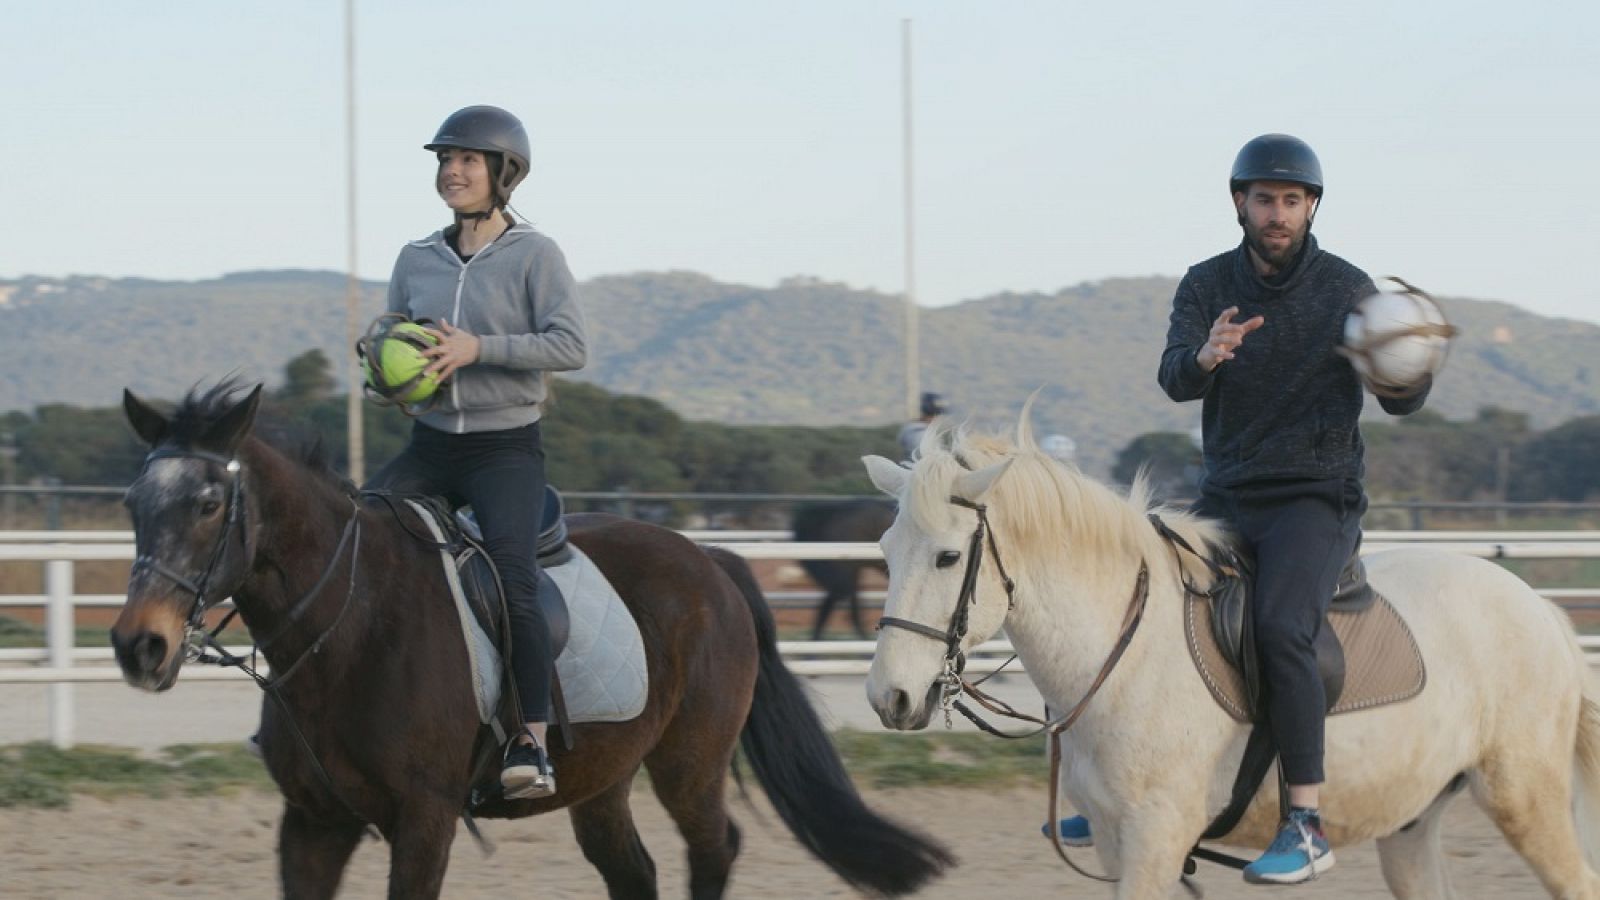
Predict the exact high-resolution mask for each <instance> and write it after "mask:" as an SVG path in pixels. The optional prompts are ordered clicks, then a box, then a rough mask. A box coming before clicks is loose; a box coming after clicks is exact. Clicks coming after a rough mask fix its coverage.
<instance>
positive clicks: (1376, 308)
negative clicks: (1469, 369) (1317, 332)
mask: <svg viewBox="0 0 1600 900" xmlns="http://www.w3.org/2000/svg"><path fill="white" fill-rule="evenodd" d="M1453 332H1454V329H1452V328H1451V327H1450V325H1449V324H1448V323H1447V322H1446V321H1445V318H1444V313H1443V312H1441V311H1440V309H1439V305H1438V304H1437V303H1435V302H1434V301H1433V298H1431V297H1429V296H1428V295H1426V294H1424V293H1422V292H1421V291H1418V290H1415V289H1411V290H1404V291H1380V292H1378V293H1376V294H1373V295H1372V296H1370V297H1368V298H1366V299H1365V300H1362V301H1361V302H1360V303H1358V304H1357V305H1356V308H1355V310H1354V311H1353V312H1351V313H1350V316H1349V318H1347V319H1345V323H1344V345H1345V349H1346V350H1347V351H1348V352H1347V354H1346V355H1347V356H1349V358H1350V364H1351V365H1352V366H1354V367H1355V370H1356V373H1357V374H1359V375H1361V377H1363V378H1365V379H1366V380H1367V381H1369V382H1371V383H1374V384H1378V385H1382V386H1384V387H1390V388H1400V389H1406V388H1413V387H1416V386H1417V385H1419V384H1421V383H1422V381H1423V380H1424V379H1426V378H1427V377H1428V376H1430V375H1433V374H1435V373H1437V372H1438V371H1439V367H1440V366H1442V365H1444V357H1445V352H1446V351H1447V350H1448V349H1449V347H1450V335H1451V334H1452V333H1453Z"/></svg>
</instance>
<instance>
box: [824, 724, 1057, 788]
mask: <svg viewBox="0 0 1600 900" xmlns="http://www.w3.org/2000/svg"><path fill="white" fill-rule="evenodd" d="M833 742H834V745H835V746H837V747H838V748H839V754H840V755H841V756H842V757H844V765H845V769H846V770H847V771H849V773H850V775H851V777H852V778H854V779H855V782H856V783H857V784H858V785H863V786H871V787H880V788H886V787H992V786H996V785H1009V784H1042V783H1044V782H1045V781H1046V780H1047V779H1048V778H1049V777H1050V771H1049V770H1050V766H1049V763H1048V761H1047V759H1046V757H1045V743H1044V736H1043V735H1038V736H1035V737H1031V738H1025V739H1021V740H1014V741H1008V740H1002V739H1000V738H996V737H990V736H989V735H986V734H976V733H973V732H947V731H937V732H934V731H929V732H919V733H916V734H891V733H886V732H885V733H874V732H865V731H855V730H852V729H848V728H847V729H843V730H841V731H836V732H834V734H833Z"/></svg>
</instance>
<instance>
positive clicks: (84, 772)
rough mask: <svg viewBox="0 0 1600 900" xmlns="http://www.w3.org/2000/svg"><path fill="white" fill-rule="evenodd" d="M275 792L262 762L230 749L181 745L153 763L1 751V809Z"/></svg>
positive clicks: (45, 748)
mask: <svg viewBox="0 0 1600 900" xmlns="http://www.w3.org/2000/svg"><path fill="white" fill-rule="evenodd" d="M272 788H273V784H272V779H271V778H270V777H269V776H268V775H267V770H266V768H265V767H263V766H262V765H261V761H260V760H258V759H256V758H255V757H253V756H251V755H250V754H249V753H247V752H246V751H245V750H244V749H243V748H242V747H235V746H230V745H226V744H221V745H192V744H184V745H178V746H173V747H168V748H166V749H165V750H162V751H161V753H160V754H159V755H158V756H156V757H154V758H151V757H146V756H141V755H139V753H138V751H135V750H131V749H126V748H119V747H118V748H114V747H75V748H73V749H71V750H58V749H56V748H54V747H52V746H50V745H49V744H46V743H42V742H40V743H31V744H21V745H18V746H12V747H3V748H0V807H5V806H32V807H46V808H48V807H63V806H66V805H67V804H68V803H70V802H71V797H72V795H73V794H89V795H93V796H97V797H128V796H137V797H170V796H173V795H187V796H193V795H197V794H209V793H213V792H216V791H224V790H237V789H251V790H271V789H272Z"/></svg>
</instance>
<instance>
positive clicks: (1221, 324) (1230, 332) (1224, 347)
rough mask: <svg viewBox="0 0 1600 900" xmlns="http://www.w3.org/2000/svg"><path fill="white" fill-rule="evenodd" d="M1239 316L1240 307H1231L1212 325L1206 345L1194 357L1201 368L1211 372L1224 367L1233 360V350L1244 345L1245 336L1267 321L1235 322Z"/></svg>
mask: <svg viewBox="0 0 1600 900" xmlns="http://www.w3.org/2000/svg"><path fill="white" fill-rule="evenodd" d="M1238 314H1239V307H1237V306H1230V307H1228V308H1227V309H1225V310H1223V311H1222V315H1220V316H1217V320H1216V321H1215V322H1212V323H1211V336H1210V337H1208V338H1206V342H1205V345H1204V346H1202V347H1201V348H1200V352H1199V353H1197V354H1195V357H1194V361H1195V362H1197V363H1199V364H1200V368H1202V369H1204V370H1206V371H1207V372H1210V371H1213V370H1214V369H1216V367H1217V366H1220V365H1222V363H1223V362H1224V361H1225V360H1230V359H1233V348H1235V347H1237V346H1239V345H1240V344H1242V343H1244V336H1245V335H1247V334H1249V333H1250V332H1252V331H1255V330H1256V329H1257V328H1260V327H1261V326H1262V325H1263V324H1265V323H1266V321H1267V320H1266V319H1264V318H1262V317H1261V316H1256V317H1255V318H1253V319H1246V320H1244V321H1243V322H1235V321H1233V317H1234V316H1236V315H1238Z"/></svg>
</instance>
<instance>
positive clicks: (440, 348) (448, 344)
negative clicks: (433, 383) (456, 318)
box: [422, 321, 478, 381]
mask: <svg viewBox="0 0 1600 900" xmlns="http://www.w3.org/2000/svg"><path fill="white" fill-rule="evenodd" d="M427 332H428V333H429V334H431V335H433V336H434V337H435V338H438V340H439V343H437V344H435V345H433V346H432V347H429V348H428V349H426V350H424V351H422V355H423V356H425V357H427V358H428V359H430V360H433V361H432V362H430V363H429V364H428V367H427V368H426V369H423V370H422V373H423V375H431V374H437V375H438V376H439V380H440V381H443V380H445V379H446V378H449V377H450V376H451V375H453V374H454V373H455V371H456V370H457V369H459V368H461V367H462V366H470V365H472V364H473V363H475V362H477V361H478V336H477V335H475V334H473V333H471V332H469V331H462V330H461V329H459V328H457V327H455V326H454V325H451V324H450V323H449V322H448V321H441V322H440V323H439V327H438V328H437V329H433V328H429V329H427Z"/></svg>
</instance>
